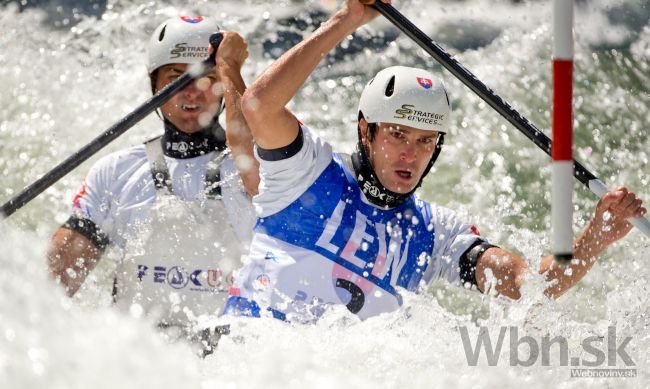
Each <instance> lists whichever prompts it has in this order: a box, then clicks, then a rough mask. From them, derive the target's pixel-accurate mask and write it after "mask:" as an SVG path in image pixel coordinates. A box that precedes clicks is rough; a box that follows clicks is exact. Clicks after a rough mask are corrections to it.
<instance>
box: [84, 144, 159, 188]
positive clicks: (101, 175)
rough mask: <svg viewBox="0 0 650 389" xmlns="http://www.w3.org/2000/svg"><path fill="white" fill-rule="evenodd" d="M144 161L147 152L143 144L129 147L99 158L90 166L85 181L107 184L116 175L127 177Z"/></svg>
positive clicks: (115, 177) (145, 160)
mask: <svg viewBox="0 0 650 389" xmlns="http://www.w3.org/2000/svg"><path fill="white" fill-rule="evenodd" d="M145 163H147V154H146V152H145V149H144V145H138V146H133V147H129V148H126V149H123V150H119V151H116V152H113V153H110V154H108V155H106V156H104V157H102V158H100V159H99V160H98V161H97V162H95V164H94V165H93V166H92V167H91V168H90V170H89V171H88V174H87V176H86V178H87V181H91V182H93V181H101V182H103V183H104V184H109V183H110V182H111V181H113V180H115V179H117V177H129V176H130V175H131V174H132V173H133V172H135V171H136V170H137V169H139V168H141V167H142V165H144V164H145Z"/></svg>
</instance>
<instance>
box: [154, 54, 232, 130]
mask: <svg viewBox="0 0 650 389" xmlns="http://www.w3.org/2000/svg"><path fill="white" fill-rule="evenodd" d="M186 69H187V64H171V65H165V66H163V67H161V68H160V69H158V78H157V79H156V90H157V91H158V90H160V89H161V88H164V87H165V86H166V85H167V84H169V83H170V82H172V81H174V80H175V79H177V78H178V77H179V76H180V75H182V74H183V73H184V72H185V70H186ZM222 96H223V93H222V92H221V83H220V82H219V78H218V76H217V73H216V71H215V72H213V73H210V74H208V75H207V76H205V77H203V78H200V79H198V80H196V81H194V82H193V83H191V84H189V85H188V86H186V87H185V88H183V89H182V90H181V91H180V92H178V93H177V94H176V95H175V96H174V97H172V98H171V99H169V100H168V101H167V102H166V103H165V104H163V105H162V106H161V107H160V110H161V111H162V113H163V115H164V116H165V118H167V120H169V121H170V122H172V123H173V124H174V125H175V126H176V127H178V129H179V130H181V131H183V132H185V133H188V134H191V133H194V132H198V131H201V129H203V128H205V127H207V126H208V125H210V123H211V121H212V119H213V118H214V115H216V114H217V112H219V108H220V106H221V98H222Z"/></svg>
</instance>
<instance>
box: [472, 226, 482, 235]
mask: <svg viewBox="0 0 650 389" xmlns="http://www.w3.org/2000/svg"><path fill="white" fill-rule="evenodd" d="M470 229H471V230H472V234H474V235H476V236H481V233H480V232H478V228H476V226H472V227H470Z"/></svg>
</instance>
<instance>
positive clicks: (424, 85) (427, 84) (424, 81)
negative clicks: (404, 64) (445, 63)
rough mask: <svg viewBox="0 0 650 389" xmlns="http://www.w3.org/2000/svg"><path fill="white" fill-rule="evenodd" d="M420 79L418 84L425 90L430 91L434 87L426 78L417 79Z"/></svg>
mask: <svg viewBox="0 0 650 389" xmlns="http://www.w3.org/2000/svg"><path fill="white" fill-rule="evenodd" d="M416 78H417V79H418V84H420V86H421V87H422V88H424V89H429V88H431V87H432V86H433V83H432V82H431V80H430V79H428V78H424V77H416Z"/></svg>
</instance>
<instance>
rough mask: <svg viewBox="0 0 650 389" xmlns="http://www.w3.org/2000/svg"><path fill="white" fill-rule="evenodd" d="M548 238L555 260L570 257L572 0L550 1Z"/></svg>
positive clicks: (571, 206)
mask: <svg viewBox="0 0 650 389" xmlns="http://www.w3.org/2000/svg"><path fill="white" fill-rule="evenodd" d="M552 138H553V143H552V146H551V156H552V158H553V167H552V177H551V185H552V188H551V239H552V245H553V253H554V255H555V259H556V260H561V261H568V260H571V258H572V257H573V228H572V226H573V0H553V136H552Z"/></svg>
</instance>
